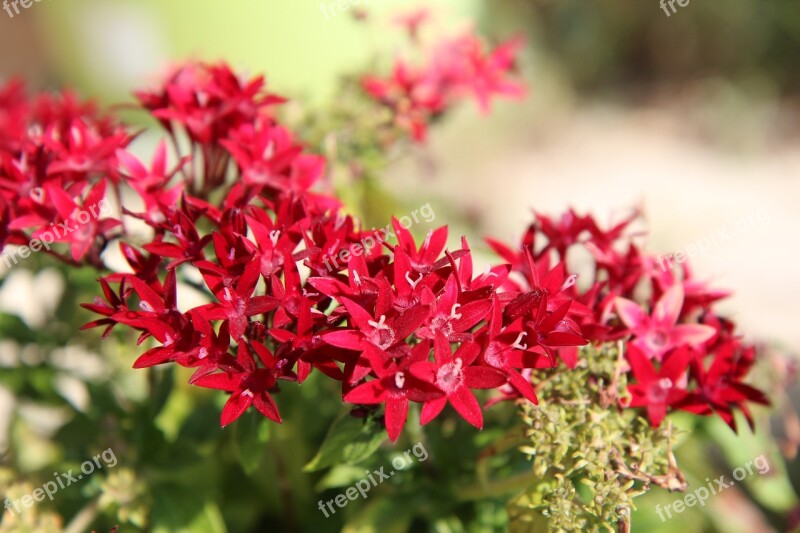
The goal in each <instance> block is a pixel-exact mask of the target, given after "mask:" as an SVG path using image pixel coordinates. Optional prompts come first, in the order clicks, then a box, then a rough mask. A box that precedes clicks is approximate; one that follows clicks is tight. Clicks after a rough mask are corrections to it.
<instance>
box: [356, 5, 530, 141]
mask: <svg viewBox="0 0 800 533" xmlns="http://www.w3.org/2000/svg"><path fill="white" fill-rule="evenodd" d="M426 19H427V12H426V11H420V12H415V13H411V14H409V15H408V16H405V17H402V18H401V19H400V20H399V22H400V23H401V24H402V25H404V26H406V28H407V30H408V33H409V35H410V36H411V38H412V41H413V42H415V43H416V44H418V45H419V46H420V47H422V46H423V44H422V43H421V41H420V40H419V38H418V36H419V30H420V26H421V25H422V24H423V23H424V22H425V21H426ZM523 44H524V41H523V40H522V39H521V38H515V39H511V40H509V41H506V42H504V43H501V44H500V45H498V46H497V47H495V48H494V49H492V50H488V51H487V50H486V49H485V46H484V44H483V42H482V41H481V40H480V39H479V38H478V37H477V36H476V35H474V34H472V33H466V34H463V35H458V36H457V37H454V38H451V39H446V40H443V41H439V42H435V43H433V44H432V45H431V46H430V47H425V49H424V57H425V60H424V61H423V62H421V63H419V64H417V63H414V62H411V61H409V60H408V59H406V58H403V57H399V58H397V59H396V60H395V63H394V66H393V68H392V72H391V74H389V75H388V76H375V75H368V76H364V78H363V79H362V85H363V87H364V89H365V91H366V92H367V93H368V94H369V95H370V96H372V97H373V98H374V99H375V100H376V101H378V102H380V103H381V104H382V105H384V106H386V107H388V108H389V109H390V110H391V111H392V115H393V117H394V121H395V124H396V125H397V126H398V127H400V128H401V129H403V130H406V131H408V132H409V133H410V134H411V136H412V138H413V139H414V140H416V141H424V140H425V137H426V133H427V129H428V123H429V122H430V121H431V120H433V119H435V118H436V117H438V116H439V115H441V114H442V113H443V112H445V111H446V110H447V109H448V108H450V107H452V106H453V105H454V104H455V103H456V102H457V101H459V100H461V99H463V98H464V97H469V96H471V97H473V98H474V99H475V100H476V102H477V103H478V106H479V107H480V109H481V111H483V112H487V111H488V110H489V107H490V103H491V99H492V98H493V97H495V96H502V97H506V98H520V97H522V96H524V94H525V86H524V84H522V83H521V82H520V81H518V80H517V79H515V77H514V71H515V69H516V58H517V55H518V53H519V51H520V49H521V48H522V46H523Z"/></svg>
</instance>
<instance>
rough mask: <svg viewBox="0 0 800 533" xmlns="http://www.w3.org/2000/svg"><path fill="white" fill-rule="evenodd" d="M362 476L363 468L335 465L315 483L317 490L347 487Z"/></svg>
mask: <svg viewBox="0 0 800 533" xmlns="http://www.w3.org/2000/svg"><path fill="white" fill-rule="evenodd" d="M363 478H364V469H363V468H362V467H360V466H353V465H336V466H334V467H333V468H331V469H330V471H329V472H328V473H327V474H325V477H323V478H322V479H321V480H320V481H319V483H317V485H316V487H315V488H316V490H317V491H318V492H323V491H325V490H328V489H334V488H339V487H349V486H350V485H353V484H354V483H355V482H356V481H358V480H359V479H363Z"/></svg>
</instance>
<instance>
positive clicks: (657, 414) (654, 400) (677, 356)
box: [625, 345, 693, 427]
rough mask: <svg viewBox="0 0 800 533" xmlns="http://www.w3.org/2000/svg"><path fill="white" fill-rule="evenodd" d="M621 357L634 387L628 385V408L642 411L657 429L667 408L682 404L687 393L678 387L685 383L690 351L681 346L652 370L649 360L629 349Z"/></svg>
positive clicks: (645, 356) (638, 351) (638, 352)
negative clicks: (631, 376) (642, 408)
mask: <svg viewBox="0 0 800 533" xmlns="http://www.w3.org/2000/svg"><path fill="white" fill-rule="evenodd" d="M625 357H626V359H627V360H628V362H629V363H630V365H631V369H632V371H633V376H634V377H635V378H636V384H634V385H628V391H629V392H630V393H631V395H632V399H631V402H630V404H629V405H630V407H646V408H647V416H648V418H649V419H650V424H651V425H652V426H653V427H658V426H659V425H660V424H661V421H662V420H664V417H665V416H666V415H667V408H668V407H670V406H674V405H676V404H678V403H679V402H681V401H682V400H684V399H685V398H686V397H687V396H688V395H689V393H688V392H687V391H686V390H685V389H684V388H682V387H681V386H680V384H681V382H685V376H686V373H687V371H688V368H689V362H690V361H691V360H692V358H693V352H692V350H691V349H690V348H688V347H686V346H684V347H681V348H678V349H677V350H674V351H672V352H670V353H669V354H668V355H666V356H665V357H664V361H663V362H662V364H661V368H660V369H659V370H656V369H655V368H654V367H653V363H652V362H651V361H650V359H649V357H648V356H647V355H645V354H644V353H643V352H642V351H641V350H640V349H639V348H637V347H636V346H633V345H629V346H628V349H627V351H626V352H625Z"/></svg>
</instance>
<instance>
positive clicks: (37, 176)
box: [0, 81, 131, 266]
mask: <svg viewBox="0 0 800 533" xmlns="http://www.w3.org/2000/svg"><path fill="white" fill-rule="evenodd" d="M130 140H131V135H130V134H129V133H128V132H127V131H126V130H125V129H124V128H123V127H122V126H121V125H120V124H118V123H117V122H115V121H114V120H113V119H111V118H110V117H107V116H104V115H102V114H100V113H99V112H98V110H97V108H96V107H95V106H94V105H93V104H91V103H85V102H81V101H79V100H78V99H77V98H76V97H75V96H74V95H73V94H72V93H69V92H64V93H62V94H60V95H55V96H54V95H50V94H42V95H39V96H37V97H36V98H29V97H28V95H27V93H26V90H25V87H24V85H23V84H22V83H21V82H19V81H11V82H8V83H7V84H5V85H3V86H0V249H2V248H4V247H5V246H6V245H9V244H10V245H25V244H28V242H29V239H31V238H32V237H33V238H38V237H40V236H42V234H44V233H48V234H49V237H50V239H44V240H45V242H46V243H47V244H48V251H49V252H50V253H51V254H53V255H57V256H59V254H57V252H55V250H51V249H50V248H49V244H51V243H53V242H65V243H69V244H70V250H71V257H66V256H59V257H60V258H61V259H63V260H65V261H67V262H70V263H72V264H76V265H77V264H84V263H88V264H92V265H95V266H98V265H101V264H102V263H101V261H100V256H99V254H100V252H101V251H102V249H103V248H104V246H105V244H106V243H107V242H108V241H109V240H110V239H112V238H114V235H115V228H117V226H119V222H118V221H116V220H113V219H110V218H99V216H93V217H87V220H83V217H80V219H78V215H79V214H80V212H81V211H84V208H85V211H86V212H87V213H88V212H90V211H91V213H92V214H93V215H97V214H98V213H97V212H96V211H97V208H98V206H99V205H100V204H101V203H102V202H103V201H105V200H106V193H107V188H108V184H109V183H110V184H111V186H112V187H113V188H115V190H116V187H117V185H118V182H119V174H118V173H117V162H116V157H115V154H116V152H117V151H118V150H120V149H122V148H124V147H125V146H127V144H128V143H129V142H130ZM76 199H78V201H77V202H76ZM101 211H102V210H101Z"/></svg>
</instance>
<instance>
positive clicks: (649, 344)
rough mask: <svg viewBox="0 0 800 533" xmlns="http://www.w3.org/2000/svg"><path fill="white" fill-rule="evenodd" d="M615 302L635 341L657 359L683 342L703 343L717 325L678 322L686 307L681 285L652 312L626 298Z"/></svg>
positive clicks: (662, 297)
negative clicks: (649, 313)
mask: <svg viewBox="0 0 800 533" xmlns="http://www.w3.org/2000/svg"><path fill="white" fill-rule="evenodd" d="M615 303H616V308H617V313H619V317H620V319H622V321H623V322H624V323H625V325H626V326H628V328H629V329H630V332H631V333H632V334H633V335H634V340H633V343H632V344H633V345H635V346H638V347H639V348H641V349H642V350H643V351H644V352H645V353H646V354H647V355H648V356H649V357H651V358H655V359H657V360H661V358H662V357H663V356H664V354H665V353H667V352H668V351H670V350H672V349H674V348H677V347H679V346H682V345H684V344H688V345H692V346H697V345H699V344H702V343H704V342H705V341H707V340H708V339H710V338H711V337H713V336H714V333H715V330H714V328H712V327H711V326H706V325H704V324H678V317H679V316H680V314H681V309H682V307H683V286H682V285H675V286H674V287H672V288H671V289H669V290H668V291H667V292H665V293H664V294H663V295H662V296H661V298H660V299H659V300H658V301H657V302H656V304H655V306H654V307H653V312H652V315H648V314H647V313H646V312H645V311H644V310H643V309H642V308H641V307H640V306H639V305H638V304H637V303H635V302H632V301H630V300H628V299H625V298H617V299H616V302H615Z"/></svg>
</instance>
